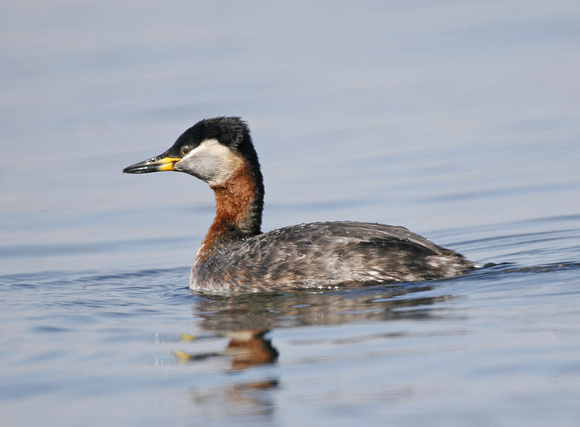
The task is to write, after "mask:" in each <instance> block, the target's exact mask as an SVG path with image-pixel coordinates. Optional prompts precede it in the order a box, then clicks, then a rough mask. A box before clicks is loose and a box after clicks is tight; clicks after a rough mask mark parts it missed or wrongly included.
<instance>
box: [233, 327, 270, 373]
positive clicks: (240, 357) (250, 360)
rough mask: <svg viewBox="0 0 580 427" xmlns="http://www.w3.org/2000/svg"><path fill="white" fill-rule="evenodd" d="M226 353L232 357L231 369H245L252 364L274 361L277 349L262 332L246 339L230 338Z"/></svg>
mask: <svg viewBox="0 0 580 427" xmlns="http://www.w3.org/2000/svg"><path fill="white" fill-rule="evenodd" d="M226 353H227V354H229V355H230V356H231V357H232V369H233V370H238V369H246V368H250V367H252V366H257V365H264V364H266V363H272V362H275V361H276V359H277V357H278V351H277V350H276V349H275V348H274V347H272V342H271V341H270V340H267V339H265V338H264V334H263V333H262V334H259V335H253V336H252V337H251V338H248V339H237V338H232V339H231V341H230V342H229V344H228V348H227V350H226Z"/></svg>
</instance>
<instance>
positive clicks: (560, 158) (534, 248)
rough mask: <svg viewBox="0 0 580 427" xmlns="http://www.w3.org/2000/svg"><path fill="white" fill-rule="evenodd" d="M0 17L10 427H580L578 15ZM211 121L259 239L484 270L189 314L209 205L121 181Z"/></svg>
mask: <svg viewBox="0 0 580 427" xmlns="http://www.w3.org/2000/svg"><path fill="white" fill-rule="evenodd" d="M1 9H2V13H0V24H1V25H0V35H1V37H0V54H1V56H2V61H1V62H0V93H1V94H2V96H0V112H1V114H0V122H1V123H0V144H1V145H0V150H1V151H0V154H2V158H3V160H4V161H3V167H2V168H1V170H0V196H1V198H2V203H1V204H0V362H1V363H0V413H1V414H2V425H9V426H12V425H14V426H28V425H30V426H32V425H59V426H62V425H67V426H68V425H70V426H76V425H123V426H126V425H135V426H137V425H138V426H143V425H172V426H173V425H212V424H213V425H224V424H232V423H234V422H235V423H238V424H241V425H256V424H258V425H260V424H263V425H264V424H265V425H296V424H304V425H315V424H316V425H322V424H324V425H352V424H355V423H364V424H365V425H418V426H419V425H421V426H422V425H482V426H483V425H485V426H489V425H506V426H507V425H509V426H514V425H522V426H530V425H577V423H578V421H577V420H578V419H580V409H579V408H578V403H577V402H578V396H579V395H580V362H579V361H580V326H579V325H580V310H579V308H578V307H580V279H579V278H580V274H579V273H580V143H579V141H580V101H579V100H580V97H579V96H578V94H579V93H580V79H578V77H577V76H578V75H580V61H579V59H578V58H580V27H579V26H578V25H577V23H578V22H579V19H580V6H578V5H577V4H576V2H566V1H556V2H551V3H550V4H547V3H546V2H540V1H532V2H529V1H527V2H523V1H511V2H483V3H479V2H465V3H460V4H457V3H449V2H418V3H417V2H416V3H413V4H412V5H410V4H405V3H397V2H376V1H362V2H360V1H358V2H341V3H340V4H338V3H337V2H330V1H319V2H315V3H312V2H302V1H299V2H292V3H288V4H269V3H264V2H259V1H255V2H243V3H233V2H172V1H170V2H152V1H144V2H140V3H139V4H131V3H127V2H121V3H119V2H111V1H101V2H99V3H88V2H81V3H79V2H70V1H66V0H63V1H57V0H50V1H43V2H39V1H30V2H19V3H18V4H16V3H15V4H10V5H8V4H6V5H4V6H2V8H1ZM229 114H233V115H240V116H242V117H243V118H244V119H245V120H246V121H248V123H249V125H250V127H251V130H252V135H253V138H254V142H255V145H256V148H257V150H258V153H259V156H260V160H261V162H262V169H263V172H264V176H265V180H266V209H265V212H264V226H263V229H264V230H269V229H273V228H277V227H281V226H284V225H289V224H296V223H302V222H309V221H320V220H335V219H336V220H344V219H348V220H361V221H372V222H381V223H387V224H394V225H404V226H407V227H409V228H410V229H411V230H413V231H416V232H419V233H421V234H422V235H425V236H426V237H428V238H430V239H432V240H433V241H434V242H436V243H438V244H441V245H443V246H446V247H449V248H452V249H455V250H457V251H459V252H461V253H463V254H464V255H466V256H467V257H468V258H469V259H472V260H474V261H477V262H480V263H481V264H487V263H492V264H493V265H491V266H488V267H486V268H484V269H481V270H479V271H476V272H473V273H471V274H469V275H467V276H464V277H457V278H453V279H449V280H439V281H432V282H423V283H406V284H399V285H384V286H374V287H368V288H359V289H343V290H336V291H331V292H306V291H301V292H288V293H264V294H258V295H239V296H235V297H223V296H222V297H210V296H203V295H196V294H193V293H191V292H190V291H189V290H188V288H187V285H188V277H189V269H190V266H191V264H192V262H193V259H194V257H195V253H196V251H197V248H198V245H199V242H200V241H201V239H202V238H203V236H204V233H205V231H206V230H207V228H208V226H209V224H210V223H211V220H212V217H213V209H214V206H213V196H212V194H211V191H210V190H209V189H208V188H207V187H206V185H204V184H203V183H201V182H198V181H197V180H195V179H193V178H191V177H188V176H185V175H182V174H171V173H167V174H151V175H144V176H128V175H124V174H122V173H121V170H122V169H123V168H124V167H125V166H127V165H129V164H132V163H135V162H137V161H140V160H143V159H145V158H149V157H151V156H153V155H156V154H159V153H161V152H163V151H164V150H165V149H166V148H168V147H169V146H170V145H171V144H172V143H173V141H174V140H175V138H177V136H179V134H180V133H181V132H182V131H183V130H185V129H186V128H187V127H189V126H191V125H192V124H194V123H195V122H196V121H197V120H199V119H201V118H204V117H212V116H217V115H229Z"/></svg>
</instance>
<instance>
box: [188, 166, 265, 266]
mask: <svg viewBox="0 0 580 427" xmlns="http://www.w3.org/2000/svg"><path fill="white" fill-rule="evenodd" d="M211 188H212V190H214V193H215V201H216V216H215V219H214V221H213V224H212V225H211V227H210V228H209V231H208V232H207V234H206V236H205V238H204V239H203V241H202V243H201V248H200V250H199V253H198V258H199V257H201V258H203V257H204V255H209V253H211V251H212V250H213V249H214V248H215V247H217V246H220V245H227V244H230V243H235V242H237V241H240V240H241V239H243V238H245V237H250V236H254V235H256V234H260V233H261V231H260V226H261V223H262V207H263V198H264V189H263V185H262V182H261V174H260V171H259V169H258V171H257V173H256V171H253V170H252V168H251V167H250V165H249V164H248V163H243V164H242V165H241V166H240V167H239V168H238V169H237V170H236V171H235V172H234V173H233V174H232V175H231V176H230V177H229V178H228V180H227V181H226V182H224V183H223V184H219V185H214V186H212V187H211Z"/></svg>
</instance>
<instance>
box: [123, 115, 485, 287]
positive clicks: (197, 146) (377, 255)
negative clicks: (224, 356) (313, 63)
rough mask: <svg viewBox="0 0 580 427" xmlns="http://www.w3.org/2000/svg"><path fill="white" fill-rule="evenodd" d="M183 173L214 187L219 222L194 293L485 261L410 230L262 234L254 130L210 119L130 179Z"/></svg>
mask: <svg viewBox="0 0 580 427" xmlns="http://www.w3.org/2000/svg"><path fill="white" fill-rule="evenodd" d="M157 171H179V172H185V173H188V174H190V175H193V176H195V177H197V178H199V179H201V180H203V181H205V182H207V183H208V184H209V186H210V187H211V189H212V190H213V191H214V193H215V199H216V217H215V219H214V221H213V224H212V225H211V227H210V229H209V231H208V233H207V235H206V236H205V238H204V239H203V241H202V243H201V247H200V249H199V252H198V253H197V257H196V258H195V262H194V265H193V268H192V270H191V280H190V285H189V287H190V288H191V289H193V290H196V291H202V292H210V293H228V292H238V291H241V292H260V291H274V290H289V289H300V288H323V289H327V288H334V287H336V286H348V285H355V284H363V283H368V284H377V283H394V282H414V281H421V280H428V279H439V278H445V277H452V276H457V275H460V274H464V273H467V272H468V271H470V270H473V269H474V268H475V267H476V265H475V264H474V263H473V262H471V261H468V260H466V259H465V258H463V256H461V255H460V254H458V253H456V252H454V251H451V250H449V249H445V248H442V247H440V246H437V245H435V244H433V243H431V242H430V241H429V240H427V239H425V238H424V237H421V236H419V235H418V234H415V233H412V232H410V231H409V230H407V229H406V228H404V227H394V226H390V225H382V224H371V223H361V222H349V221H340V222H317V223H312V224H301V225H292V226H289V227H284V228H280V229H278V230H273V231H270V232H267V233H262V232H261V230H260V226H261V222H262V208H263V200H264V184H263V181H262V173H261V172H260V164H259V162H258V156H257V154H256V151H255V150H254V146H253V144H252V140H251V138H250V132H249V129H248V127H247V125H246V124H245V123H244V122H243V121H242V120H241V119H240V118H238V117H218V118H214V119H207V120H202V121H200V122H199V123H197V124H196V125H194V126H193V127H191V128H189V129H188V130H186V131H185V132H184V133H183V134H182V135H181V136H180V137H179V138H178V139H177V141H176V142H175V144H174V145H173V146H172V147H171V148H170V149H169V150H167V151H166V152H165V153H163V154H161V155H160V156H157V157H153V158H151V159H149V160H145V161H143V162H140V163H136V164H134V165H132V166H129V167H127V168H125V169H124V170H123V172H125V173H149V172H157Z"/></svg>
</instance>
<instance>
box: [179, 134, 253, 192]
mask: <svg viewBox="0 0 580 427" xmlns="http://www.w3.org/2000/svg"><path fill="white" fill-rule="evenodd" d="M242 163H243V160H242V158H241V157H240V156H239V155H237V154H235V153H233V152H232V151H230V149H229V148H227V147H226V146H225V145H222V144H220V143H219V141H218V140H217V139H206V140H205V141H202V142H201V144H199V145H198V146H197V147H196V148H194V149H193V150H191V151H190V152H189V153H187V155H185V157H183V158H182V159H181V160H180V161H178V162H177V163H176V164H175V169H176V170H179V171H183V172H187V173H190V174H192V175H195V176H196V177H198V178H200V179H203V180H204V181H206V182H207V183H208V184H209V185H212V186H213V185H220V184H223V183H224V182H226V181H227V180H228V178H229V177H230V176H231V175H232V174H233V173H234V171H236V170H237V169H238V168H239V167H240V166H241V164H242Z"/></svg>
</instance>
